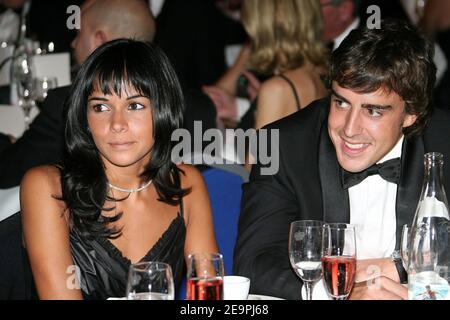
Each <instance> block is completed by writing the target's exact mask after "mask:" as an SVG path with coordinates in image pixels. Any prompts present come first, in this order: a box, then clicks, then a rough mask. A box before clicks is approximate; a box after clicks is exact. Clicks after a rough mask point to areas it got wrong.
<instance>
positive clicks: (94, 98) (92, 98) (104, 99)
mask: <svg viewBox="0 0 450 320" xmlns="http://www.w3.org/2000/svg"><path fill="white" fill-rule="evenodd" d="M91 100H100V101H108V99H106V98H103V97H91V98H89V99H88V102H89V101H91Z"/></svg>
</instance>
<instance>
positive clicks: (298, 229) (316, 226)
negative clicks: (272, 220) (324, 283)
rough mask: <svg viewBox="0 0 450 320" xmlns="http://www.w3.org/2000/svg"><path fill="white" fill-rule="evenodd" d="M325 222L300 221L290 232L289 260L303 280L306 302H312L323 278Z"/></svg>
mask: <svg viewBox="0 0 450 320" xmlns="http://www.w3.org/2000/svg"><path fill="white" fill-rule="evenodd" d="M323 224H324V223H323V222H322V221H316V220H299V221H294V222H292V223H291V226H290V231H289V260H290V262H291V266H292V268H294V271H295V273H296V274H297V276H299V277H300V279H302V281H303V284H304V285H305V290H306V300H312V291H313V288H314V285H315V284H316V282H317V281H319V280H320V278H321V277H322V262H321V258H322V233H323Z"/></svg>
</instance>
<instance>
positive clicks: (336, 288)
mask: <svg viewBox="0 0 450 320" xmlns="http://www.w3.org/2000/svg"><path fill="white" fill-rule="evenodd" d="M323 250H324V251H323V257H322V267H323V278H324V281H325V287H326V289H327V292H328V295H329V296H330V297H331V298H332V299H333V300H346V299H347V297H348V295H349V294H350V292H351V290H352V288H353V284H354V282H355V274H356V238H355V228H354V226H352V225H350V224H345V223H329V224H327V225H325V226H324V232H323Z"/></svg>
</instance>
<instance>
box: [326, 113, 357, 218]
mask: <svg viewBox="0 0 450 320" xmlns="http://www.w3.org/2000/svg"><path fill="white" fill-rule="evenodd" d="M340 170H341V169H340V166H339V163H338V161H337V157H336V151H335V149H334V145H333V143H332V142H331V139H330V137H329V135H328V130H327V121H324V124H323V128H322V130H321V133H320V142H319V175H320V184H321V188H322V206H323V221H324V222H330V223H331V222H342V223H349V222H350V206H349V201H348V191H347V190H344V188H343V187H342V183H341V179H340Z"/></svg>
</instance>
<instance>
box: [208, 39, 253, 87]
mask: <svg viewBox="0 0 450 320" xmlns="http://www.w3.org/2000/svg"><path fill="white" fill-rule="evenodd" d="M249 55H250V47H249V45H248V44H246V45H243V46H242V48H241V51H240V52H239V55H238V57H237V58H236V61H235V62H234V64H233V65H232V66H231V67H230V68H229V69H228V70H227V71H226V72H225V73H224V74H223V75H222V76H221V77H220V79H219V80H217V81H216V83H215V86H216V87H219V88H220V89H222V90H225V92H227V93H228V94H231V95H233V96H235V95H236V83H237V81H238V79H239V77H240V76H241V74H242V72H244V70H245V67H246V65H247V60H248V57H249Z"/></svg>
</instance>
